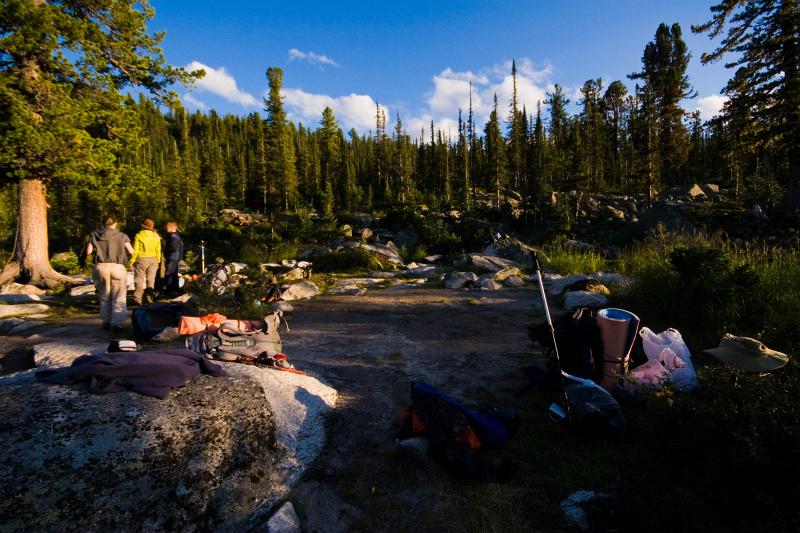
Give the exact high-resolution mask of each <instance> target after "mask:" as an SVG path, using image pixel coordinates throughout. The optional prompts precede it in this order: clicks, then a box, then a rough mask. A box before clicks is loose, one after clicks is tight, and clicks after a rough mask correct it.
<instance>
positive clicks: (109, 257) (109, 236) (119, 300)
mask: <svg viewBox="0 0 800 533" xmlns="http://www.w3.org/2000/svg"><path fill="white" fill-rule="evenodd" d="M91 254H94V267H93V269H92V278H93V279H94V284H95V287H96V290H97V296H98V299H99V300H100V318H101V319H102V320H103V329H106V330H112V331H116V330H120V329H122V322H123V321H124V320H125V317H126V316H127V312H128V309H127V304H126V302H125V296H126V295H127V292H128V271H127V269H126V268H125V265H126V264H127V263H128V256H129V255H132V254H133V247H132V246H131V240H130V239H129V238H128V236H127V235H125V234H124V233H122V232H121V231H117V221H116V220H114V217H112V216H109V215H106V216H105V217H103V219H102V227H101V228H100V229H98V230H96V231H94V232H93V233H92V234H91V235H90V236H89V242H88V243H87V244H86V255H87V256H89V255H91Z"/></svg>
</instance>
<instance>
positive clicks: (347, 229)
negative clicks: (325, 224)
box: [339, 224, 353, 237]
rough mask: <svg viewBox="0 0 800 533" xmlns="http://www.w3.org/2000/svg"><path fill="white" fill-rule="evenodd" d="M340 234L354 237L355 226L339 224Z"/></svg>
mask: <svg viewBox="0 0 800 533" xmlns="http://www.w3.org/2000/svg"><path fill="white" fill-rule="evenodd" d="M339 235H341V236H342V237H352V236H353V226H351V225H350V224H342V225H341V226H339Z"/></svg>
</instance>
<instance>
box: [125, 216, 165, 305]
mask: <svg viewBox="0 0 800 533" xmlns="http://www.w3.org/2000/svg"><path fill="white" fill-rule="evenodd" d="M141 227H142V229H141V230H140V231H139V233H137V234H136V236H135V237H134V238H133V257H131V265H132V266H133V277H134V284H135V289H134V291H133V301H134V303H135V304H136V305H142V296H143V295H144V293H145V290H146V291H147V293H148V299H150V300H152V298H153V296H152V293H153V289H154V288H155V286H156V276H157V275H158V269H159V266H160V265H161V237H159V236H158V233H156V225H155V223H154V222H153V221H152V220H151V219H149V218H146V219H144V222H142V226H141Z"/></svg>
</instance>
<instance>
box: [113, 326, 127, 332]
mask: <svg viewBox="0 0 800 533" xmlns="http://www.w3.org/2000/svg"><path fill="white" fill-rule="evenodd" d="M124 332H125V327H124V326H111V333H124Z"/></svg>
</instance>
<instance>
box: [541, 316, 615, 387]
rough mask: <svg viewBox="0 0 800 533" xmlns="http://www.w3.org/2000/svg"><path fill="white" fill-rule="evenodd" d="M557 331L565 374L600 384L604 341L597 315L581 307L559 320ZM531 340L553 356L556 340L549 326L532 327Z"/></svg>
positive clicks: (556, 322) (559, 353) (556, 324)
mask: <svg viewBox="0 0 800 533" xmlns="http://www.w3.org/2000/svg"><path fill="white" fill-rule="evenodd" d="M553 329H554V330H555V337H556V342H557V343H558V355H559V359H560V360H561V368H562V369H563V370H564V372H566V373H568V374H572V375H573V376H580V377H582V378H589V379H592V380H595V381H599V379H600V377H601V376H602V371H603V339H602V338H601V337H600V329H599V328H598V327H597V321H596V319H595V313H594V311H593V310H591V309H589V308H588V307H579V308H578V309H576V310H574V311H573V312H572V313H570V314H567V315H564V316H562V317H561V318H559V319H558V320H556V321H555V323H554V324H553ZM528 336H529V337H530V338H531V340H533V341H535V342H538V343H539V344H540V345H542V346H544V347H545V348H548V349H549V350H550V351H551V353H552V350H553V337H552V334H551V333H550V327H549V326H548V325H547V324H546V323H545V324H539V325H536V326H531V327H530V328H529V329H528Z"/></svg>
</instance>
